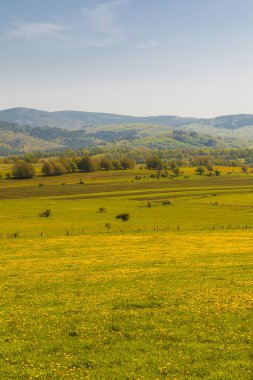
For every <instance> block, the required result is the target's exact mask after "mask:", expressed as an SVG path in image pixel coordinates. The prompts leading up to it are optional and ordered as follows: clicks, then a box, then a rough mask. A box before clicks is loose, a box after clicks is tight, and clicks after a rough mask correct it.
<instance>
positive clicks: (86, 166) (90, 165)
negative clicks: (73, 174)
mask: <svg viewBox="0 0 253 380" xmlns="http://www.w3.org/2000/svg"><path fill="white" fill-rule="evenodd" d="M77 167H78V169H79V170H82V171H84V172H95V171H96V170H97V163H96V161H95V160H94V159H92V158H91V157H89V156H83V157H82V158H81V160H80V161H79V162H78V164H77Z"/></svg>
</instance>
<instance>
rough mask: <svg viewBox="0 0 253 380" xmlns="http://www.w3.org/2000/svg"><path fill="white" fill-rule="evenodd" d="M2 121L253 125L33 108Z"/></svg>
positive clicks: (248, 118)
mask: <svg viewBox="0 0 253 380" xmlns="http://www.w3.org/2000/svg"><path fill="white" fill-rule="evenodd" d="M0 121H6V122H10V123H16V124H20V125H26V124H27V125H31V126H40V127H43V126H48V127H58V128H63V129H70V130H75V129H82V128H83V127H85V126H91V125H93V126H101V125H117V124H140V123H141V124H154V125H161V126H170V127H174V128H175V127H176V128H177V127H182V126H188V127H189V126H191V125H193V126H194V125H201V126H206V127H207V126H210V127H214V128H221V129H230V130H236V129H240V128H243V127H248V126H253V115H247V114H241V115H228V116H220V117H216V118H210V119H205V118H192V117H179V116H171V115H167V116H147V117H135V116H127V115H117V114H111V113H96V112H79V111H58V112H46V111H41V110H35V109H30V108H11V109H7V110H3V111H0Z"/></svg>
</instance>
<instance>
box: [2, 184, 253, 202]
mask: <svg viewBox="0 0 253 380" xmlns="http://www.w3.org/2000/svg"><path fill="white" fill-rule="evenodd" d="M232 188H233V189H236V188H238V189H242V190H251V191H253V183H252V185H250V184H249V183H245V181H242V183H241V182H240V181H239V182H238V181H231V182H228V181H214V183H212V182H210V181H208V182H207V183H206V182H203V181H199V182H197V181H186V180H185V181H177V180H173V181H166V182H164V181H153V182H135V183H131V182H130V183H128V182H126V183H123V182H119V183H117V184H115V183H111V184H110V185H108V184H105V183H103V182H101V183H100V184H98V183H97V184H92V183H87V184H83V185H81V184H75V185H73V184H72V185H70V184H61V185H60V184H59V185H51V186H23V187H8V188H0V199H16V198H30V197H47V196H53V195H56V196H61V195H79V194H95V193H103V194H106V193H110V192H119V193H123V192H127V191H129V193H127V194H126V195H128V194H130V192H133V191H138V192H144V193H145V192H147V191H148V190H150V191H151V190H152V191H156V192H162V191H174V192H179V191H182V192H186V191H191V190H194V189H196V190H199V191H201V190H206V189H208V190H210V191H216V190H219V189H221V190H230V189H232ZM161 189H164V190H161ZM189 189H190V190H189ZM134 195H135V194H134Z"/></svg>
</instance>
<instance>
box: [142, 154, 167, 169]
mask: <svg viewBox="0 0 253 380" xmlns="http://www.w3.org/2000/svg"><path fill="white" fill-rule="evenodd" d="M146 166H147V168H148V169H155V170H162V169H163V166H164V165H163V162H162V160H161V159H160V158H159V157H157V156H151V157H148V158H147V159H146Z"/></svg>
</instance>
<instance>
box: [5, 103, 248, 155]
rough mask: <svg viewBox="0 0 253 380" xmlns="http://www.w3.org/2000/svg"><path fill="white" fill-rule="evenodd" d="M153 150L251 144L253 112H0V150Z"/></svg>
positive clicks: (18, 110) (9, 151) (12, 110)
mask: <svg viewBox="0 0 253 380" xmlns="http://www.w3.org/2000/svg"><path fill="white" fill-rule="evenodd" d="M101 145H103V146H105V145H106V146H108V147H115V146H116V147H129V148H139V147H144V148H149V149H180V148H202V147H203V148H204V147H209V148H210V147H211V148H228V147H234V148H237V147H251V146H253V115H243V114H242V115H230V116H220V117H217V118H213V119H196V118H182V117H177V116H150V117H134V116H124V115H115V114H105V113H92V112H77V111H59V112H46V111H40V110H34V109H28V108H13V109H9V110H4V111H0V154H1V155H10V154H20V153H23V152H28V151H37V150H41V151H48V150H51V151H52V150H62V149H67V148H73V149H78V148H82V147H91V146H101Z"/></svg>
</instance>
